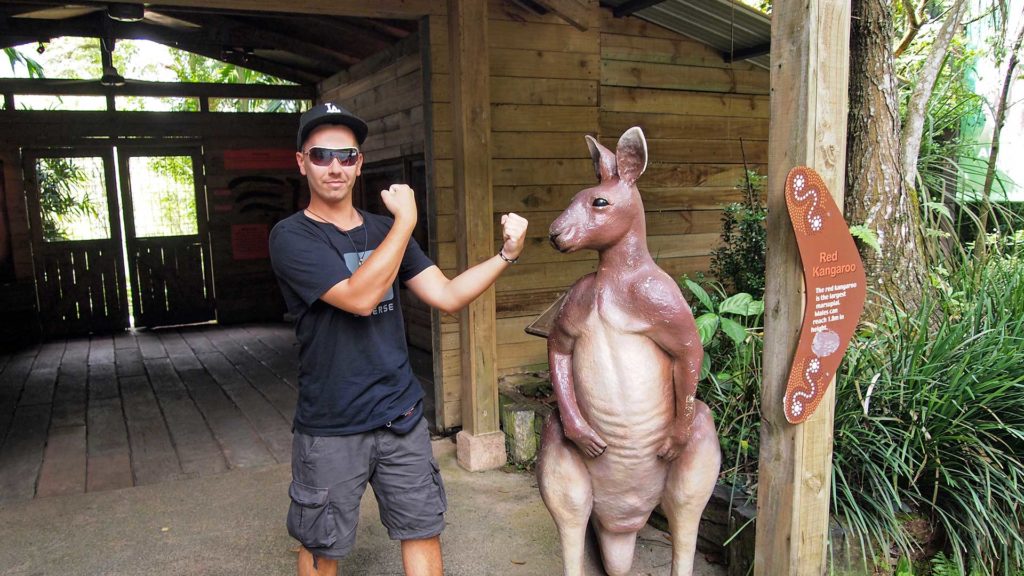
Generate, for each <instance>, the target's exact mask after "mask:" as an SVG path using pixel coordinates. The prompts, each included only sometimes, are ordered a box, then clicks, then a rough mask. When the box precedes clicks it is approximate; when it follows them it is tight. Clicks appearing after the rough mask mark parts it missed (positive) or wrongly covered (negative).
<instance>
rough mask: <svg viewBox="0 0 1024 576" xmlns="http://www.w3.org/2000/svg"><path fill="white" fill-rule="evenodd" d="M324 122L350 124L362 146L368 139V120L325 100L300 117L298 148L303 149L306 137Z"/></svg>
mask: <svg viewBox="0 0 1024 576" xmlns="http://www.w3.org/2000/svg"><path fill="white" fill-rule="evenodd" d="M324 124H341V125H342V126H348V127H349V128H351V129H352V132H353V133H354V134H355V135H356V141H357V142H359V145H360V146H362V145H363V140H366V134H367V132H369V129H368V128H367V127H366V122H363V121H362V120H360V119H359V117H358V116H356V115H355V114H353V113H351V112H349V111H348V110H346V109H345V108H344V107H343V106H339V105H338V104H335V103H334V102H324V103H322V104H317V105H316V106H313V107H312V108H310V109H309V110H306V111H305V112H303V113H302V116H301V117H300V118H299V136H298V138H297V140H296V143H295V145H296V150H302V145H303V144H304V143H305V142H306V138H309V133H310V132H312V131H313V129H314V128H316V127H317V126H323V125H324Z"/></svg>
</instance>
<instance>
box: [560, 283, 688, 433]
mask: <svg viewBox="0 0 1024 576" xmlns="http://www.w3.org/2000/svg"><path fill="white" fill-rule="evenodd" d="M591 302H592V303H593V304H592V305H591V306H589V309H586V310H580V312H582V313H581V314H579V315H578V316H577V318H578V319H579V320H578V323H577V325H576V326H575V328H576V330H574V332H576V334H577V337H576V341H575V345H574V347H573V353H572V366H573V380H574V384H575V389H576V397H577V401H578V403H579V405H580V409H581V411H582V412H583V413H584V416H585V417H586V418H587V419H588V421H589V422H590V423H591V426H594V428H595V430H598V431H599V433H601V432H604V433H605V434H611V435H613V436H614V435H625V436H634V435H637V434H639V435H647V434H656V435H658V436H660V435H661V434H662V433H663V431H661V430H659V428H660V427H662V426H664V423H665V422H666V421H668V420H670V419H671V418H672V407H673V399H674V391H673V387H672V359H671V358H670V357H669V356H668V355H667V354H666V353H665V351H664V350H662V349H661V348H660V347H659V346H658V345H657V344H655V343H654V341H653V340H651V339H650V338H649V337H647V336H646V335H645V334H644V328H645V326H644V325H643V324H642V323H640V322H638V321H637V320H636V319H635V318H634V316H632V315H631V314H630V310H629V307H628V303H627V305H626V306H623V305H622V304H621V303H619V302H615V301H611V300H609V299H605V300H603V301H602V300H601V299H600V298H596V297H595V298H593V299H592V300H591Z"/></svg>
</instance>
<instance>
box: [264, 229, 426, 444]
mask: <svg viewBox="0 0 1024 576" xmlns="http://www.w3.org/2000/svg"><path fill="white" fill-rule="evenodd" d="M360 214H362V216H363V221H364V224H363V226H358V227H356V228H353V229H352V230H349V231H348V236H347V237H346V235H345V234H344V233H342V232H341V231H340V230H338V229H337V228H335V227H334V226H333V225H331V224H324V223H321V222H317V221H315V220H313V219H311V218H309V217H308V216H306V215H305V214H304V213H303V212H297V213H295V214H293V215H291V216H289V217H288V218H285V219H284V220H282V221H280V222H278V223H277V225H276V226H274V229H273V230H272V231H271V233H270V259H271V264H272V265H273V267H274V273H275V274H277V281H278V284H279V285H280V286H281V292H282V293H283V294H284V299H285V302H286V303H287V305H288V311H289V312H290V313H291V314H292V315H293V316H295V318H296V320H295V323H296V324H295V335H296V337H297V338H298V341H299V346H300V348H299V402H298V406H297V408H296V410H295V421H294V425H293V426H294V429H295V430H297V431H299V432H302V433H304V434H309V435H311V436H341V435H345V434H356V433H359V432H365V431H367V430H373V429H375V428H379V427H381V426H383V425H385V424H386V423H388V422H390V421H392V420H394V419H396V418H397V417H398V416H399V415H401V414H403V413H405V412H407V411H408V410H409V409H410V408H412V407H413V406H415V405H417V403H418V402H419V401H420V400H421V399H422V398H423V389H422V387H421V386H420V384H419V381H418V380H417V379H416V377H415V376H414V375H413V373H412V368H411V367H410V365H409V351H408V348H407V347H406V343H405V326H404V323H403V321H402V307H401V306H400V304H399V300H398V293H399V291H398V282H399V280H400V281H402V282H405V281H407V280H409V279H411V278H413V277H414V276H416V275H417V274H419V273H420V272H422V271H423V270H425V269H426V268H429V267H430V266H432V265H433V262H431V261H430V259H429V258H427V256H426V255H425V254H424V253H423V251H422V250H421V249H420V247H419V245H418V244H417V243H416V241H415V240H412V239H410V240H409V245H408V246H407V247H406V249H405V256H404V257H403V258H402V264H401V267H400V268H399V271H398V278H397V279H396V280H395V283H394V285H393V286H392V287H391V289H390V290H388V292H387V293H386V294H385V295H384V299H383V300H382V301H381V302H380V304H378V305H377V307H376V308H375V309H374V311H373V314H371V315H370V316H365V317H364V316H359V315H357V314H352V313H350V312H346V311H344V310H341V309H339V308H335V307H334V306H331V305H330V304H327V303H326V302H324V301H323V300H320V296H322V295H323V294H324V293H325V292H327V290H328V289H330V288H331V287H332V286H334V285H335V284H337V283H338V282H341V281H342V280H344V279H346V278H348V277H350V276H351V275H352V273H353V272H354V271H355V270H356V268H358V263H359V261H360V256H362V257H363V260H365V258H368V257H369V256H370V254H371V253H372V252H373V250H374V249H375V248H376V247H377V246H379V245H380V243H381V242H382V241H383V240H384V237H385V236H387V233H388V231H389V230H391V225H392V224H393V223H394V221H393V220H392V219H390V218H387V217H384V216H378V215H376V214H368V213H366V212H362V211H360Z"/></svg>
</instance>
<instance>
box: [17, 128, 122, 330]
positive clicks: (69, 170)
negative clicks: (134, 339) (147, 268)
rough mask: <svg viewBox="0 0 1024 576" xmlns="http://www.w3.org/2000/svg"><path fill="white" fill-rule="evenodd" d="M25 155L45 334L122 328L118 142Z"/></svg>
mask: <svg viewBox="0 0 1024 576" xmlns="http://www.w3.org/2000/svg"><path fill="white" fill-rule="evenodd" d="M22 158H23V159H24V176H25V188H26V192H27V200H28V209H29V222H30V225H31V227H32V254H33V260H34V264H35V276H36V293H37V296H38V298H39V312H40V321H41V325H42V326H41V328H42V331H43V336H44V337H47V338H49V337H66V336H80V335H85V334H90V333H105V332H106V333H109V332H116V331H120V330H124V329H125V328H126V327H127V326H128V323H129V316H128V301H127V295H126V290H125V285H124V278H125V275H124V257H123V252H122V249H121V245H122V242H121V239H122V237H121V220H120V209H119V205H118V199H117V187H116V184H115V182H116V176H115V169H114V155H113V148H110V147H97V148H84V147H76V148H73V149H47V150H26V151H25V153H24V154H23V156H22Z"/></svg>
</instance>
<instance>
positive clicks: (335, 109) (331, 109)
mask: <svg viewBox="0 0 1024 576" xmlns="http://www.w3.org/2000/svg"><path fill="white" fill-rule="evenodd" d="M324 106H325V107H326V108H327V111H328V112H330V113H332V114H341V110H338V107H337V106H335V105H334V104H331V103H330V102H328V103H327V104H324Z"/></svg>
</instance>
